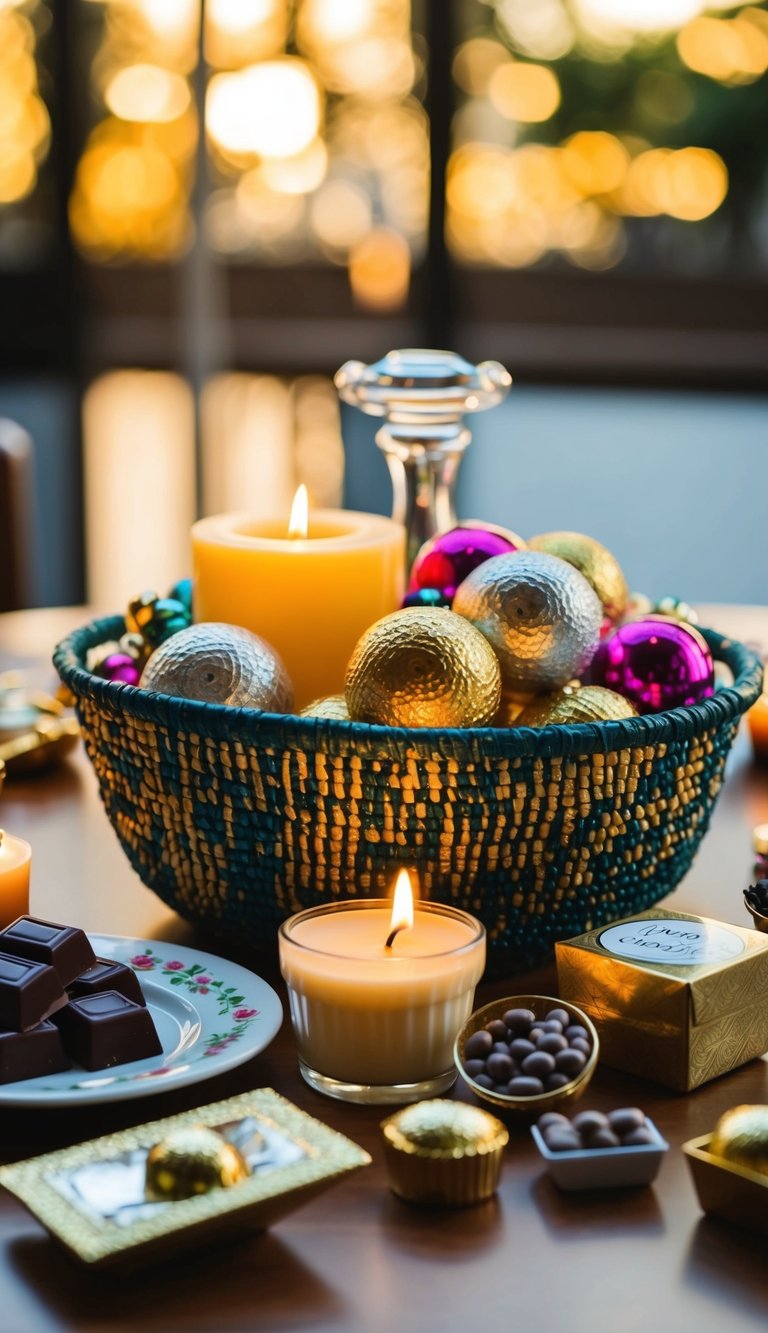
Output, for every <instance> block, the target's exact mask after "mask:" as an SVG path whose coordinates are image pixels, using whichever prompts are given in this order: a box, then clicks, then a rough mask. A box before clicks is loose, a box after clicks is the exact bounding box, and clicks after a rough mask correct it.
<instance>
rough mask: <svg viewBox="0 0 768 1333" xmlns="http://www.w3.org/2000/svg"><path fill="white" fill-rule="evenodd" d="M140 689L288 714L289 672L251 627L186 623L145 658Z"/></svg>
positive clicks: (235, 706) (291, 698)
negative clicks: (188, 624) (146, 660)
mask: <svg viewBox="0 0 768 1333" xmlns="http://www.w3.org/2000/svg"><path fill="white" fill-rule="evenodd" d="M141 687H142V689H145V690H151V691H152V692H153V693H154V694H170V695H174V696H176V697H177V698H180V699H200V700H202V701H203V702H204V703H210V704H228V705H229V706H230V707H233V708H263V709H264V710H265V711H267V712H270V713H288V712H290V710H291V706H292V704H293V689H292V686H291V682H290V680H289V678H288V672H287V671H286V669H285V666H284V665H283V662H282V660H281V659H280V657H278V655H277V653H276V652H275V650H274V648H272V647H271V646H270V645H269V644H268V643H267V642H266V640H265V639H260V638H259V636H258V635H257V634H251V632H250V630H247V629H240V628H239V627H238V626H236V625H220V624H217V623H216V622H209V623H205V622H204V623H202V624H199V625H190V626H189V628H188V629H183V630H180V631H179V633H178V634H174V635H172V636H171V638H170V639H166V641H165V643H163V644H161V646H160V647H159V648H158V649H157V651H156V652H154V653H153V654H152V656H151V657H150V659H149V661H148V662H147V665H146V666H145V668H144V673H143V675H142V677H141Z"/></svg>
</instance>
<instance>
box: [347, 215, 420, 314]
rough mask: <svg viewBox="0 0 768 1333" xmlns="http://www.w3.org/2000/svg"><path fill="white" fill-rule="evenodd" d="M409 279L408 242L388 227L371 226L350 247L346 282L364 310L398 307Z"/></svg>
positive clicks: (382, 309) (405, 292)
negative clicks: (347, 279) (347, 280)
mask: <svg viewBox="0 0 768 1333" xmlns="http://www.w3.org/2000/svg"><path fill="white" fill-rule="evenodd" d="M410 279H411V251H410V248H409V246H408V242H407V241H406V240H404V238H403V237H402V236H401V235H400V233H399V232H397V231H394V230H393V229H392V228H391V227H374V228H373V229H372V230H371V231H369V232H368V234H367V236H364V237H362V239H361V240H359V241H358V242H357V244H356V245H354V246H353V248H352V251H351V253H350V256H349V282H350V286H351V288H352V294H353V296H354V298H355V301H356V302H357V303H358V305H361V306H363V308H364V309H366V310H376V311H379V312H382V313H383V312H385V311H390V310H398V309H399V308H400V307H401V306H402V305H404V304H405V301H406V298H407V296H408V287H409V284H410Z"/></svg>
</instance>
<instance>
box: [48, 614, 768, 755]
mask: <svg viewBox="0 0 768 1333" xmlns="http://www.w3.org/2000/svg"><path fill="white" fill-rule="evenodd" d="M697 628H698V629H699V632H700V633H701V634H703V636H704V638H705V639H706V641H707V643H708V644H709V647H710V649H711V651H712V654H713V657H714V659H715V661H719V662H724V663H725V664H726V665H727V666H728V667H729V668H730V670H731V672H732V673H733V677H734V681H733V684H732V685H727V686H723V687H722V688H720V689H716V691H715V693H714V694H713V695H712V697H711V698H709V699H704V700H703V701H702V702H701V703H697V704H689V705H687V706H686V707H680V708H671V709H667V710H666V711H664V712H660V713H646V714H644V715H643V716H640V717H631V718H626V719H622V720H621V721H611V722H579V723H568V724H563V723H561V724H559V725H553V724H550V725H548V726H544V727H466V728H458V727H388V726H381V725H376V724H373V723H368V722H351V721H350V722H346V721H340V720H336V719H330V718H312V717H300V716H299V715H298V714H293V713H268V712H263V711H261V710H259V709H256V708H232V707H230V706H228V705H226V704H211V703H203V702H201V701H199V700H194V699H180V698H177V697H176V696H174V695H167V694H150V693H148V692H147V691H146V690H142V689H140V688H139V687H138V686H136V685H128V684H126V683H125V682H120V681H109V680H104V679H103V678H102V677H100V676H97V675H95V674H94V673H93V672H91V671H88V669H87V668H86V666H85V665H84V663H85V660H86V654H87V653H88V650H89V649H91V648H95V647H97V646H98V645H99V644H101V643H105V642H107V641H110V640H117V639H119V638H120V637H121V635H122V634H123V633H125V621H124V619H123V617H122V616H106V617H101V618H98V619H96V620H91V621H89V622H88V623H87V624H85V625H82V626H80V627H79V628H78V629H76V630H74V631H72V633H70V634H68V635H67V636H66V637H65V638H64V639H62V640H61V642H60V643H59V644H57V646H56V648H55V650H54V654H53V663H54V666H55V667H56V670H57V672H58V674H59V676H60V678H61V680H62V681H63V682H64V684H65V685H67V686H68V687H69V689H70V690H71V691H72V693H73V694H74V695H75V697H76V699H77V700H78V701H79V700H80V699H83V698H85V699H89V700H91V701H92V702H93V703H94V704H95V705H96V706H97V707H99V708H101V709H102V710H104V711H106V712H108V713H110V714H111V715H113V716H115V717H117V716H120V715H125V716H128V717H132V718H135V719H137V720H139V721H143V722H150V723H156V724H159V725H161V726H164V727H171V728H174V729H175V730H177V731H180V732H185V733H197V734H199V735H201V736H205V737H208V738H211V739H216V740H226V741H232V742H238V741H239V742H240V743H241V744H254V745H257V746H258V745H260V746H271V747H274V746H278V747H281V748H284V749H290V750H309V751H315V752H319V753H321V752H330V753H332V754H334V755H338V756H340V757H341V756H344V755H354V754H358V755H360V754H362V753H366V752H367V753H368V754H370V755H371V756H373V757H376V756H377V755H378V756H381V757H386V756H390V755H391V754H392V753H393V751H394V752H395V753H397V754H401V755H402V756H403V757H404V758H413V757H423V758H430V757H435V756H440V757H444V758H452V759H458V758H460V759H465V760H477V759H480V758H484V757H485V758H487V757H489V756H494V755H495V756H498V757H499V758H506V759H510V758H511V759H515V758H524V757H528V758H534V759H535V758H542V759H543V758H553V757H557V756H568V755H589V754H600V753H607V752H608V751H612V750H620V749H626V748H628V747H633V746H656V745H658V744H660V743H662V742H670V741H678V740H685V739H690V738H692V737H694V736H697V735H700V734H701V733H702V732H704V731H707V730H710V729H713V728H714V729H717V728H719V727H721V726H723V725H724V724H726V723H730V722H735V721H737V720H738V718H739V717H741V715H742V714H743V713H745V712H746V711H747V709H748V708H750V707H751V706H752V704H753V703H754V702H755V700H756V699H757V698H758V696H759V694H760V691H761V689H762V682H763V668H762V663H761V660H760V657H759V655H758V654H757V653H756V652H755V651H753V650H752V649H751V648H748V647H747V646H746V645H745V644H743V643H739V642H738V640H736V639H731V638H729V637H727V636H725V635H722V634H718V633H717V632H716V631H715V630H712V629H706V628H701V627H700V626H697Z"/></svg>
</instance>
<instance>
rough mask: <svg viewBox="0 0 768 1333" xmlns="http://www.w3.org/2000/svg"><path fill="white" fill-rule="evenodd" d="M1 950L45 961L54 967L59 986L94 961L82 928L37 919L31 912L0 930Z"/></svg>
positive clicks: (36, 960) (71, 980) (91, 964)
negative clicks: (30, 914)
mask: <svg viewBox="0 0 768 1333" xmlns="http://www.w3.org/2000/svg"><path fill="white" fill-rule="evenodd" d="M0 951H2V952H3V953H7V954H12V955H13V956H14V958H31V959H32V960H34V962H36V963H48V964H49V965H50V966H51V967H55V968H56V971H57V972H58V974H59V980H60V981H61V984H62V986H69V985H70V984H71V983H72V982H73V981H74V980H75V977H78V976H79V975H80V973H81V972H85V970H86V968H89V967H92V966H93V964H94V963H95V962H96V955H95V953H94V952H93V949H92V948H91V946H90V944H89V942H88V937H87V936H86V934H85V931H84V930H80V929H79V927H78V926H59V925H57V924H56V923H55V922H53V921H40V920H38V918H37V917H34V916H20V917H19V918H18V920H16V921H14V922H12V924H11V925H10V926H6V928H5V930H4V931H2V932H0Z"/></svg>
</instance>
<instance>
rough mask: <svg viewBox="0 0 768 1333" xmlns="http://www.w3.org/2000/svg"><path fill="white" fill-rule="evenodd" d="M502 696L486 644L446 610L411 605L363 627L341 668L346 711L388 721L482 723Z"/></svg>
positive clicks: (449, 724)
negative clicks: (368, 627)
mask: <svg viewBox="0 0 768 1333" xmlns="http://www.w3.org/2000/svg"><path fill="white" fill-rule="evenodd" d="M500 694H501V676H500V671H499V664H498V662H497V660H496V657H495V655H494V652H493V649H492V648H491V647H490V645H489V644H488V643H487V641H486V640H485V639H484V638H483V636H482V634H480V633H478V631H477V630H476V629H474V627H473V626H472V625H470V624H469V623H468V621H466V620H464V619H463V618H462V617H461V616H457V615H454V613H453V611H448V610H443V609H439V610H435V609H433V608H431V607H412V608H410V609H408V610H405V611H395V612H394V613H393V614H392V615H389V616H384V618H383V619H382V620H377V621H376V624H375V625H372V626H371V628H370V629H368V630H366V632H365V634H363V636H362V638H361V639H360V640H359V641H358V643H357V646H356V647H355V650H354V652H353V654H352V657H351V659H350V663H349V666H348V667H347V679H346V697H347V705H348V707H349V715H350V717H351V718H353V719H354V720H355V721H357V722H379V723H383V724H384V725H386V726H390V727H484V726H488V725H489V724H490V723H491V722H492V721H493V718H494V717H495V715H496V710H497V709H498V706H499V698H500Z"/></svg>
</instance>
